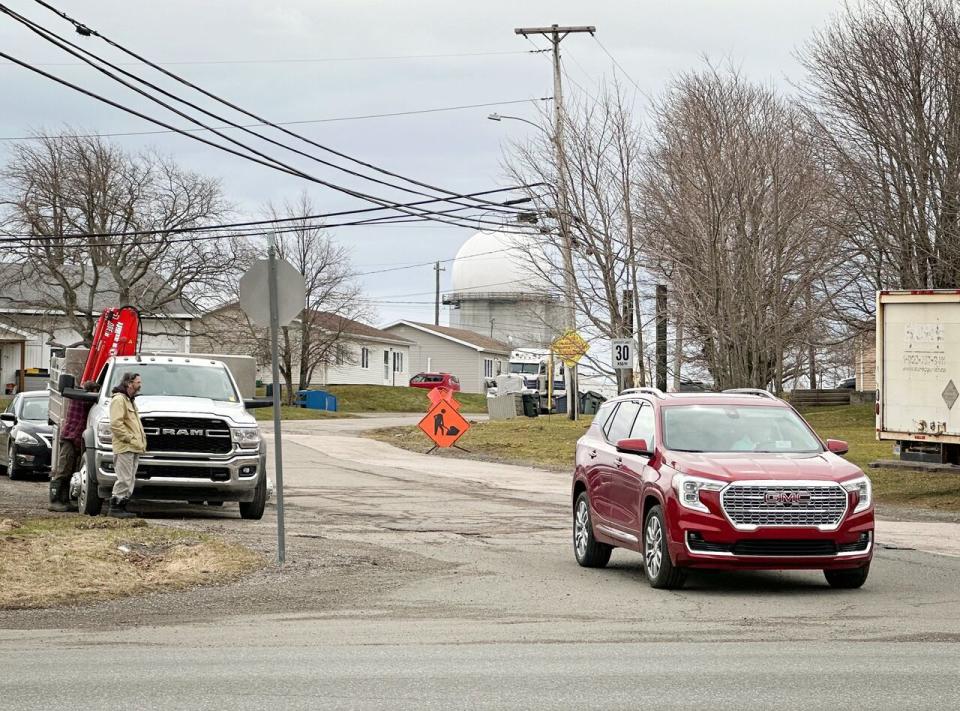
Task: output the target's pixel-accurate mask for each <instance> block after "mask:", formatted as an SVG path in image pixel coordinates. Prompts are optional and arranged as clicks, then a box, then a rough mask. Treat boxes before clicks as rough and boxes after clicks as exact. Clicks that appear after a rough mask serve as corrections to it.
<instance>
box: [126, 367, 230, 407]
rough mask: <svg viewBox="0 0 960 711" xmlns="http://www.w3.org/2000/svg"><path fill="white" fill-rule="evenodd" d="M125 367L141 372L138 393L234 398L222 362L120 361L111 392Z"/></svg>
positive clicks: (222, 398)
mask: <svg viewBox="0 0 960 711" xmlns="http://www.w3.org/2000/svg"><path fill="white" fill-rule="evenodd" d="M127 371H130V372H131V373H139V374H140V379H141V380H142V381H143V388H142V389H141V390H140V394H141V395H170V396H173V397H202V398H209V399H211V400H219V401H221V402H237V391H236V390H234V387H233V383H232V382H230V377H229V376H228V375H227V369H226V368H224V367H223V366H215V365H185V364H182V363H123V364H121V365H119V366H118V367H116V368H114V369H113V375H112V376H111V378H110V388H109V390H108V392H113V389H114V388H115V387H116V386H117V385H118V384H119V383H120V379H121V378H122V377H123V374H124V373H126V372H127Z"/></svg>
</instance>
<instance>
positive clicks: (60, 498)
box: [47, 479, 76, 513]
mask: <svg viewBox="0 0 960 711" xmlns="http://www.w3.org/2000/svg"><path fill="white" fill-rule="evenodd" d="M70 510H71V507H70V480H69V479H51V480H50V505H49V506H47V511H56V512H57V513H66V512H67V511H70ZM73 510H74V511H76V509H73Z"/></svg>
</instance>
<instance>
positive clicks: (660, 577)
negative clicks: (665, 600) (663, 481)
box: [643, 506, 687, 590]
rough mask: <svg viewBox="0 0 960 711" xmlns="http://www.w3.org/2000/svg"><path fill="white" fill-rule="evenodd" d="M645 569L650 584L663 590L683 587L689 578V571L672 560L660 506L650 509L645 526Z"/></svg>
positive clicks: (664, 520)
mask: <svg viewBox="0 0 960 711" xmlns="http://www.w3.org/2000/svg"><path fill="white" fill-rule="evenodd" d="M643 570H644V572H646V574H647V580H648V581H649V582H650V586H651V587H654V588H660V589H663V590H676V589H678V588H681V587H683V583H684V582H685V581H686V579H687V571H686V570H684V569H683V568H678V567H677V566H675V565H674V564H673V561H671V560H670V551H669V550H668V549H667V525H666V519H665V518H664V515H663V508H662V507H660V506H654V507H653V508H651V509H650V511H649V512H648V513H647V521H646V525H645V526H644V528H643Z"/></svg>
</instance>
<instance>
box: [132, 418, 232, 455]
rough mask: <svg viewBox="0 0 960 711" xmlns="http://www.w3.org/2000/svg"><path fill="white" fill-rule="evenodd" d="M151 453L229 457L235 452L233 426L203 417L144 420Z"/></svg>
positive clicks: (148, 447) (148, 449) (144, 429)
mask: <svg viewBox="0 0 960 711" xmlns="http://www.w3.org/2000/svg"><path fill="white" fill-rule="evenodd" d="M141 422H142V423H143V431H144V432H145V433H146V435H147V451H148V452H150V453H151V454H153V453H155V452H191V453H199V454H227V453H228V452H230V450H231V449H233V441H232V439H231V438H230V427H229V425H227V423H226V422H224V421H223V420H212V419H205V418H200V417H144V418H141Z"/></svg>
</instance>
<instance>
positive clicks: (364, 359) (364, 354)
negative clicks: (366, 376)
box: [360, 348, 370, 370]
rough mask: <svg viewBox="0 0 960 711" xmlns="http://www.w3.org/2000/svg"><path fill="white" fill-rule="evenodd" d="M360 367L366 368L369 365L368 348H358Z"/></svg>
mask: <svg viewBox="0 0 960 711" xmlns="http://www.w3.org/2000/svg"><path fill="white" fill-rule="evenodd" d="M360 367H361V368H363V369H364V370H366V369H367V368H369V367H370V349H369V348H361V349H360Z"/></svg>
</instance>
